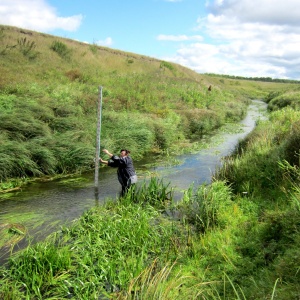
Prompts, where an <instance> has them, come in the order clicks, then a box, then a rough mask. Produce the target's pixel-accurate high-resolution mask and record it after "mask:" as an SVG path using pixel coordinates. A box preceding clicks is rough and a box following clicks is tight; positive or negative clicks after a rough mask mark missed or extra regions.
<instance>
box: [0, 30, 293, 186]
mask: <svg viewBox="0 0 300 300" xmlns="http://www.w3.org/2000/svg"><path fill="white" fill-rule="evenodd" d="M0 57H1V64H0V74H1V78H0V114H1V115H0V117H1V124H0V137H1V144H0V152H1V153H2V155H1V158H0V181H1V182H7V181H9V182H12V179H16V178H17V179H20V178H28V177H36V176H45V175H54V174H66V173H74V172H82V171H86V170H89V169H90V168H91V164H92V163H91V162H92V161H93V157H94V155H95V139H96V137H95V132H96V109H97V101H98V87H99V86H100V85H101V86H103V119H102V132H101V140H102V146H105V147H107V148H109V149H111V151H116V150H118V149H120V147H126V148H130V149H131V150H132V156H133V157H134V158H135V159H139V158H141V157H142V156H143V155H145V154H146V153H148V152H158V153H162V152H164V151H168V152H172V151H173V150H175V151H178V149H179V148H182V147H184V148H186V147H189V144H190V143H191V142H192V141H195V140H199V139H201V137H202V136H203V135H205V134H207V133H209V132H211V130H213V129H215V128H218V127H220V126H222V125H223V124H225V123H226V122H230V121H237V120H240V119H241V118H242V117H243V116H244V114H245V110H246V106H247V103H248V99H249V98H258V97H259V98H262V97H264V96H266V95H267V94H268V93H269V92H270V91H278V90H282V89H283V88H284V89H286V88H288V86H289V85H287V84H285V85H283V84H276V83H268V82H267V83H266V82H251V81H245V80H243V81H239V80H232V79H223V78H221V79H220V78H217V77H211V76H207V75H201V74H198V73H196V72H194V71H192V70H190V69H188V68H185V67H183V66H180V65H177V64H174V63H169V62H166V61H160V60H157V59H154V58H151V57H146V56H142V55H137V54H133V53H127V52H122V51H118V50H114V49H110V48H105V47H99V46H97V45H89V44H85V43H81V42H78V41H74V40H70V39H66V38H60V37H55V36H51V35H47V34H44V33H38V32H34V31H29V30H24V29H21V28H16V27H9V26H0ZM210 85H211V86H212V91H208V87H209V86H210ZM16 184H19V182H17V183H16ZM5 186H6V187H7V185H5ZM8 187H11V184H9V185H8Z"/></svg>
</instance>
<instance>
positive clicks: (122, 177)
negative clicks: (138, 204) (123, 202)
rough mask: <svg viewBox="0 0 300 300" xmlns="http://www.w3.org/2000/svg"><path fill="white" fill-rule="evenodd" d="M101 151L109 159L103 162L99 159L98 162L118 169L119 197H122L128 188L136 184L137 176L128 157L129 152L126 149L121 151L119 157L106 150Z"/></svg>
mask: <svg viewBox="0 0 300 300" xmlns="http://www.w3.org/2000/svg"><path fill="white" fill-rule="evenodd" d="M102 151H103V152H104V153H105V154H107V155H108V156H109V157H110V159H109V160H103V159H102V158H99V160H100V162H101V163H102V164H105V165H108V166H109V167H112V168H118V171H117V174H118V180H119V182H120V184H121V186H122V191H121V196H122V197H123V196H124V195H125V194H126V192H127V191H128V189H129V188H130V186H131V185H132V184H135V183H136V182H137V175H136V173H135V169H134V166H133V162H132V159H131V157H130V156H129V153H130V151H129V150H127V149H121V150H120V155H119V156H117V155H114V154H111V153H110V152H109V151H108V150H107V149H103V150H102Z"/></svg>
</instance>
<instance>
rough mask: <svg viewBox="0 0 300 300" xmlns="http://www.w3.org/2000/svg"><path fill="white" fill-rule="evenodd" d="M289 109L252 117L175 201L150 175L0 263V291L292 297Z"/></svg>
mask: <svg viewBox="0 0 300 300" xmlns="http://www.w3.org/2000/svg"><path fill="white" fill-rule="evenodd" d="M270 97H271V96H270ZM292 107H294V106H293V105H292ZM292 107H285V108H283V109H277V110H275V111H273V112H271V113H270V117H269V119H268V120H264V121H259V123H258V125H257V127H256V128H255V130H254V131H253V132H252V133H251V134H250V135H249V136H248V137H247V138H246V139H245V140H244V141H241V143H240V144H239V147H238V148H237V149H236V151H235V153H234V155H232V156H230V157H228V158H226V159H225V161H224V164H223V166H222V168H221V169H220V170H218V171H217V172H216V174H215V176H214V179H213V181H212V183H211V184H210V185H201V186H199V187H196V189H195V188H194V187H193V186H192V185H191V187H190V188H189V189H188V190H186V191H185V193H184V196H183V198H182V199H181V200H180V201H179V202H176V203H174V202H173V201H172V188H171V187H169V186H168V185H166V184H165V183H164V182H163V181H162V180H159V179H156V178H152V179H151V180H150V182H149V183H148V184H145V185H142V186H141V188H140V189H137V190H135V191H134V190H132V191H131V192H130V193H128V194H127V196H126V197H125V198H122V199H119V200H117V201H113V200H112V201H108V202H107V203H106V204H105V205H103V206H98V207H95V208H93V209H91V210H89V211H87V212H86V213H85V214H84V215H83V216H82V217H81V218H80V219H78V220H77V221H75V222H74V224H73V225H72V226H70V227H67V228H62V230H61V231H60V232H56V233H55V234H53V235H51V236H50V237H48V238H47V239H46V241H44V242H41V243H38V244H35V245H32V246H29V247H28V248H27V249H25V250H24V251H22V252H20V253H17V254H14V255H13V256H12V257H11V258H10V260H9V263H8V264H7V265H6V266H3V267H2V268H1V277H0V282H1V287H0V296H1V298H3V299H78V298H79V299H99V298H103V299H175V298H176V299H297V297H298V296H299V294H300V285H299V282H300V280H299V279H300V278H299V274H300V273H299V265H300V255H299V251H298V249H299V246H300V240H299V230H300V171H299V153H300V151H299V145H300V128H299V120H300V118H299V117H300V115H299V110H295V109H294V108H292Z"/></svg>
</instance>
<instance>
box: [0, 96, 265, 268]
mask: <svg viewBox="0 0 300 300" xmlns="http://www.w3.org/2000/svg"><path fill="white" fill-rule="evenodd" d="M265 112H266V104H265V103H263V102H262V101H259V100H253V101H252V104H251V105H250V106H249V108H248V113H247V116H246V118H245V119H244V120H243V121H242V122H241V124H240V125H241V126H240V130H239V132H238V133H232V134H229V133H217V134H216V135H214V139H216V140H217V141H218V142H217V143H213V144H214V146H211V147H209V148H207V149H203V150H199V152H197V153H194V154H186V155H179V156H177V157H176V159H177V160H178V161H179V162H180V164H179V165H175V166H170V167H162V166H161V167H155V168H154V167H152V168H149V167H147V163H151V162H153V158H149V159H148V161H147V159H145V160H144V161H140V162H135V167H136V170H137V173H138V177H139V178H140V181H142V180H143V178H146V177H147V174H148V173H149V171H150V172H155V173H156V174H157V175H158V176H159V177H160V178H163V180H164V182H167V183H168V182H169V183H170V187H174V189H175V194H174V196H175V198H176V199H180V197H181V195H182V191H183V190H186V189H188V188H189V187H190V185H191V184H192V183H193V184H194V186H195V187H196V186H198V185H200V184H203V183H209V182H210V181H211V178H212V175H213V173H214V172H215V170H216V168H218V167H220V166H221V164H222V158H223V157H224V156H227V155H229V154H230V153H231V152H232V151H233V150H234V149H235V147H236V146H237V144H238V142H239V140H241V139H243V138H244V137H245V136H246V135H247V134H248V133H250V132H251V131H252V130H253V128H254V127H255V125H256V121H257V120H258V119H263V118H264V113H265ZM94 186H95V184H94V174H93V173H90V174H84V175H81V176H80V177H72V178H67V179H60V180H55V181H49V182H34V183H32V184H30V185H29V186H26V187H25V188H24V189H23V190H21V191H17V192H13V193H9V194H5V195H4V194H3V195H1V194H0V237H1V230H2V231H3V230H7V228H19V229H20V230H21V231H26V236H27V237H30V238H29V240H30V239H31V240H32V241H37V240H41V239H43V238H44V237H45V236H47V235H49V234H50V233H51V232H53V231H56V230H58V229H59V228H60V227H61V226H64V225H69V224H70V222H72V221H73V220H75V219H77V218H79V217H80V216H81V215H82V213H83V212H84V211H86V210H87V209H89V208H91V207H93V206H95V205H101V204H103V203H104V202H105V199H107V198H113V199H114V198H116V197H117V196H118V194H119V191H120V185H119V183H118V181H117V176H116V169H113V168H108V167H105V168H101V169H100V172H99V185H98V187H97V189H96V188H95V187H94ZM10 244H14V248H13V250H14V251H16V250H18V249H21V248H24V247H25V246H26V245H28V238H26V239H25V238H23V239H20V241H18V242H17V243H13V241H11V243H10ZM8 250H11V245H8V244H6V245H5V246H4V247H2V248H1V249H0V251H1V253H0V263H3V262H4V261H5V259H6V258H7V257H8Z"/></svg>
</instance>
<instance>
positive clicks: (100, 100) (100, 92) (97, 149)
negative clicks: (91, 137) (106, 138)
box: [95, 86, 102, 187]
mask: <svg viewBox="0 0 300 300" xmlns="http://www.w3.org/2000/svg"><path fill="white" fill-rule="evenodd" d="M101 117H102V86H99V97H98V111H97V118H98V119H97V138H96V158H95V187H98V179H99V158H100V135H101Z"/></svg>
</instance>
